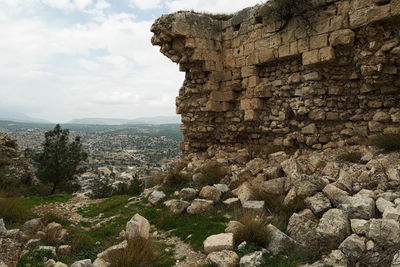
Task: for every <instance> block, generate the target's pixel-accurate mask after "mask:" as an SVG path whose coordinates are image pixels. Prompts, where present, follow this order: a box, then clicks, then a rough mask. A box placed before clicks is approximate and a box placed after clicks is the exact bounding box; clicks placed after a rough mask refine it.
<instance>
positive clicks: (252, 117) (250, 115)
mask: <svg viewBox="0 0 400 267" xmlns="http://www.w3.org/2000/svg"><path fill="white" fill-rule="evenodd" d="M256 120H258V113H257V111H255V110H245V111H244V121H256Z"/></svg>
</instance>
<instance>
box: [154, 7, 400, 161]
mask: <svg viewBox="0 0 400 267" xmlns="http://www.w3.org/2000/svg"><path fill="white" fill-rule="evenodd" d="M314 2H315V3H314V4H315V7H316V10H317V11H314V12H310V15H307V17H305V18H304V17H297V18H294V19H291V20H290V21H289V23H288V25H287V26H286V27H285V28H284V29H283V30H281V31H279V32H277V33H274V31H275V30H276V29H278V28H279V27H280V25H281V23H282V22H280V21H279V20H277V19H268V18H267V19H264V20H263V18H262V16H261V15H260V14H259V12H260V8H261V6H260V5H258V6H255V7H252V8H247V9H245V10H242V11H240V12H238V13H237V14H235V15H234V16H233V17H232V18H230V19H229V20H225V21H224V20H219V19H214V18H212V17H211V16H209V15H205V14H196V13H193V12H178V13H175V14H170V15H165V16H162V17H161V18H159V19H158V20H157V21H156V22H155V23H154V24H153V26H152V29H151V30H152V32H153V33H154V36H153V38H152V43H153V44H154V45H159V46H161V49H160V50H161V52H162V53H163V54H164V55H166V56H167V57H169V58H170V59H171V60H172V61H173V62H176V63H179V67H180V70H181V71H184V72H185V73H186V78H185V81H184V84H183V86H182V88H181V89H180V90H179V96H178V97H177V99H176V107H177V108H176V109H177V113H178V114H181V115H182V123H183V124H182V127H181V129H182V132H183V141H182V143H181V149H182V150H183V152H184V153H189V152H199V151H205V150H206V149H207V148H209V147H210V146H217V147H220V148H228V147H246V146H249V145H264V144H268V143H274V144H276V145H283V146H288V147H290V146H308V147H313V148H316V149H319V148H322V147H328V146H331V145H332V144H334V143H337V141H339V140H345V141H346V142H349V143H351V142H360V140H363V139H364V138H367V137H370V136H371V135H375V134H377V133H382V132H385V133H390V132H395V131H398V129H399V125H400V102H399V101H400V95H399V92H400V77H399V70H398V67H399V66H400V36H399V34H400V32H399V29H400V0H391V1H389V0H351V1H346V0H345V1H334V0H323V1H320V0H319V1H314Z"/></svg>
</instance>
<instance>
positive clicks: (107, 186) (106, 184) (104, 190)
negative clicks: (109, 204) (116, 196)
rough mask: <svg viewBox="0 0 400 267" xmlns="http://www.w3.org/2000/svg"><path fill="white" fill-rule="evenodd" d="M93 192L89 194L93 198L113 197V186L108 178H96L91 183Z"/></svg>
mask: <svg viewBox="0 0 400 267" xmlns="http://www.w3.org/2000/svg"><path fill="white" fill-rule="evenodd" d="M90 189H91V190H92V192H91V193H90V194H89V197H90V198H91V199H98V198H106V197H111V196H112V194H113V187H112V185H111V183H110V181H109V180H107V179H94V180H93V181H92V183H91V185H90Z"/></svg>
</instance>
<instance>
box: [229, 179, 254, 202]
mask: <svg viewBox="0 0 400 267" xmlns="http://www.w3.org/2000/svg"><path fill="white" fill-rule="evenodd" d="M232 193H233V194H234V195H235V196H237V197H238V198H239V199H240V202H241V203H244V202H246V201H247V200H250V199H252V198H253V193H252V191H251V187H250V184H249V183H248V182H244V183H243V184H242V185H241V186H239V187H238V188H236V189H235V190H233V191H232Z"/></svg>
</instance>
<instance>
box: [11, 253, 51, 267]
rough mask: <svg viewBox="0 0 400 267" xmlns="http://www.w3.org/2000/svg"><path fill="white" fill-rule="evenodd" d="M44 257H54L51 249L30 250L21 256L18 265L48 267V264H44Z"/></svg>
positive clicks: (19, 266)
mask: <svg viewBox="0 0 400 267" xmlns="http://www.w3.org/2000/svg"><path fill="white" fill-rule="evenodd" d="M44 258H47V259H51V258H53V255H52V254H51V251H48V250H40V251H30V252H28V253H27V254H25V255H24V256H23V257H22V258H21V260H20V261H19V262H18V264H17V267H26V266H35V267H46V265H44V262H43V259H44Z"/></svg>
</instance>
